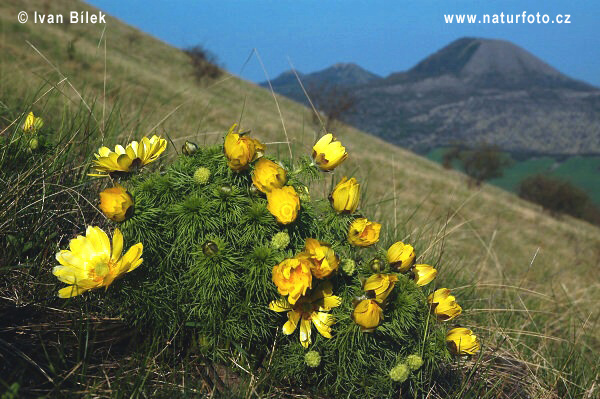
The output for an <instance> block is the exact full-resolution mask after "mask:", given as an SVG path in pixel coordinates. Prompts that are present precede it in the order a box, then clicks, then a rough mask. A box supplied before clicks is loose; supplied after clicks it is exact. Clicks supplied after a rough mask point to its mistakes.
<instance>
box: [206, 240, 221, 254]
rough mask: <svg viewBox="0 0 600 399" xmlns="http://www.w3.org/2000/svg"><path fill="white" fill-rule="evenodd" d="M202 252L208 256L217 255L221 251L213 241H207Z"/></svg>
mask: <svg viewBox="0 0 600 399" xmlns="http://www.w3.org/2000/svg"><path fill="white" fill-rule="evenodd" d="M202 253H204V255H206V256H215V255H216V254H218V253H219V246H218V245H217V244H216V243H215V242H213V241H206V242H205V243H204V244H202Z"/></svg>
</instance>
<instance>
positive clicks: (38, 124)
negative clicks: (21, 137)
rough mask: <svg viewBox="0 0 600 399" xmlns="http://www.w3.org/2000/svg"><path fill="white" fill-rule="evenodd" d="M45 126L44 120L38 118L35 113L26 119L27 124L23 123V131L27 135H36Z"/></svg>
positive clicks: (31, 113) (28, 115)
mask: <svg viewBox="0 0 600 399" xmlns="http://www.w3.org/2000/svg"><path fill="white" fill-rule="evenodd" d="M42 126H44V120H43V119H42V118H40V117H39V116H38V117H36V116H35V115H33V112H30V113H29V114H27V118H25V122H23V131H24V132H25V133H36V132H37V131H38V130H40V129H41V128H42Z"/></svg>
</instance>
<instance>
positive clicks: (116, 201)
mask: <svg viewBox="0 0 600 399" xmlns="http://www.w3.org/2000/svg"><path fill="white" fill-rule="evenodd" d="M100 210H101V211H102V213H104V215H105V216H106V217H107V218H109V219H110V220H112V221H114V222H122V221H123V220H125V219H126V218H127V217H128V216H130V214H131V212H132V211H133V198H131V195H130V194H129V193H128V192H127V190H125V188H124V187H123V186H121V185H120V184H115V186H114V187H111V188H107V189H106V190H104V191H102V192H101V193H100Z"/></svg>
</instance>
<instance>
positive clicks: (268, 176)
mask: <svg viewBox="0 0 600 399" xmlns="http://www.w3.org/2000/svg"><path fill="white" fill-rule="evenodd" d="M285 182H286V176H285V169H283V168H282V167H281V166H279V165H277V164H276V163H275V162H273V161H270V160H268V159H266V158H261V159H260V160H259V161H258V162H257V163H256V166H255V167H254V172H252V183H254V185H255V186H256V188H258V189H259V190H260V191H262V192H263V193H268V192H269V191H271V190H273V189H274V188H281V187H283V186H284V185H285Z"/></svg>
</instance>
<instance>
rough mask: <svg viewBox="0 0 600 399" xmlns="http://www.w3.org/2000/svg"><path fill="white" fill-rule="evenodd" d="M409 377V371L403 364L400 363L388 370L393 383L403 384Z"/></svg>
mask: <svg viewBox="0 0 600 399" xmlns="http://www.w3.org/2000/svg"><path fill="white" fill-rule="evenodd" d="M409 375H410V369H409V368H408V366H407V365H406V364H404V363H400V364H398V365H396V367H394V368H393V369H391V370H390V378H391V379H392V381H395V382H404V381H406V380H407V379H408V376H409Z"/></svg>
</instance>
